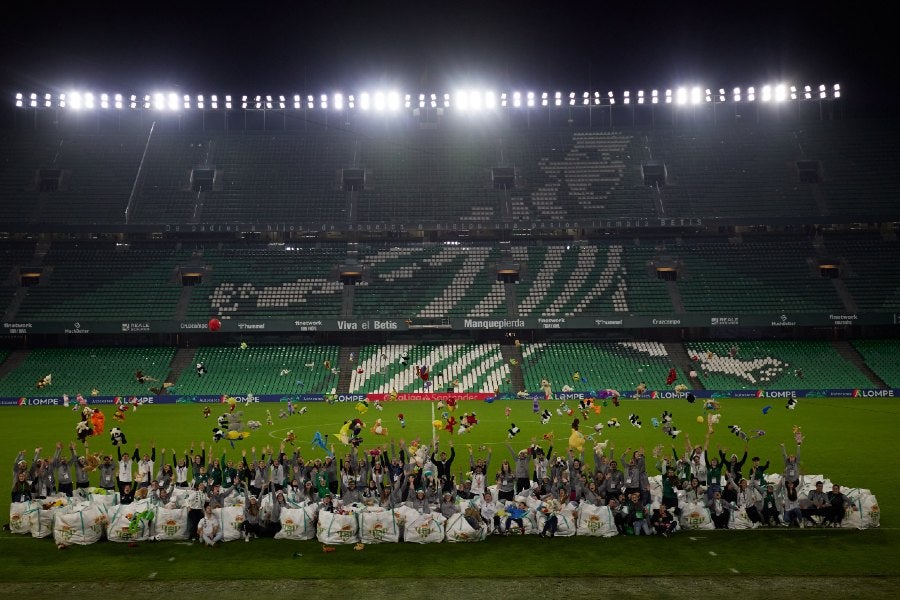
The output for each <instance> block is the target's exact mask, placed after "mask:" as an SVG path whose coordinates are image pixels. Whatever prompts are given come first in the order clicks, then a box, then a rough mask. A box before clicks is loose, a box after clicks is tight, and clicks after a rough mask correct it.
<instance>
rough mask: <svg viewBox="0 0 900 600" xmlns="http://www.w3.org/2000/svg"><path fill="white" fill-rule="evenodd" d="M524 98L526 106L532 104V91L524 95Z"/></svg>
mask: <svg viewBox="0 0 900 600" xmlns="http://www.w3.org/2000/svg"><path fill="white" fill-rule="evenodd" d="M526 99H527V101H526V104H527V105H528V106H534V92H528V94H527V95H526Z"/></svg>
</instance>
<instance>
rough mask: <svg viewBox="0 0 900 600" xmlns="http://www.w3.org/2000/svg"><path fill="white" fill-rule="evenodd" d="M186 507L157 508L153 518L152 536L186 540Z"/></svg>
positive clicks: (159, 539)
mask: <svg viewBox="0 0 900 600" xmlns="http://www.w3.org/2000/svg"><path fill="white" fill-rule="evenodd" d="M187 515H188V509H186V508H158V509H156V518H155V519H153V536H154V539H155V540H158V541H166V540H186V539H188V538H189V537H190V533H191V532H190V531H188V516H187Z"/></svg>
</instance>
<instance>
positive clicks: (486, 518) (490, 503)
mask: <svg viewBox="0 0 900 600" xmlns="http://www.w3.org/2000/svg"><path fill="white" fill-rule="evenodd" d="M501 508H502V505H501V504H500V503H499V502H497V501H496V500H494V496H493V494H491V492H490V490H487V491H485V492H484V498H483V499H482V500H481V520H482V521H483V522H484V524H485V525H487V526H488V527H491V526H493V528H492V532H493V533H494V535H500V533H502V529H501V528H500V517H499V515H497V512H499V511H500V509H501Z"/></svg>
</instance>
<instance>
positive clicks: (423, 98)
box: [419, 94, 425, 108]
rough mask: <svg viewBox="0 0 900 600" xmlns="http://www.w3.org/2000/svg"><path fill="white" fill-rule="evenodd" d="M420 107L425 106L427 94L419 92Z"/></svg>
mask: <svg viewBox="0 0 900 600" xmlns="http://www.w3.org/2000/svg"><path fill="white" fill-rule="evenodd" d="M419 108H425V94H419Z"/></svg>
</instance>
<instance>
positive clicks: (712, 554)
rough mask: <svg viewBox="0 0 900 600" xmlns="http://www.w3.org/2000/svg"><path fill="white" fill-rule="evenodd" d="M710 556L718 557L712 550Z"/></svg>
mask: <svg viewBox="0 0 900 600" xmlns="http://www.w3.org/2000/svg"><path fill="white" fill-rule="evenodd" d="M709 555H710V556H718V554H716V553H715V552H713V551H712V550H710V551H709Z"/></svg>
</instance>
